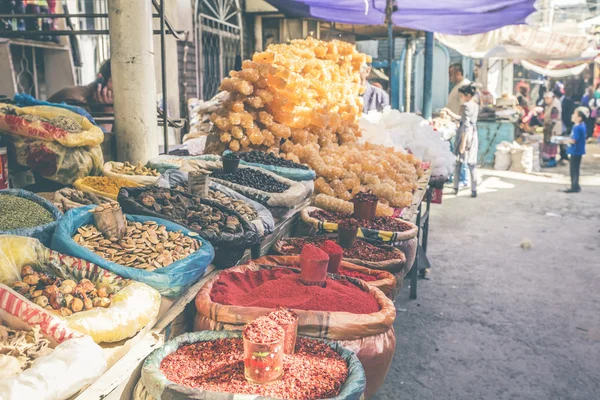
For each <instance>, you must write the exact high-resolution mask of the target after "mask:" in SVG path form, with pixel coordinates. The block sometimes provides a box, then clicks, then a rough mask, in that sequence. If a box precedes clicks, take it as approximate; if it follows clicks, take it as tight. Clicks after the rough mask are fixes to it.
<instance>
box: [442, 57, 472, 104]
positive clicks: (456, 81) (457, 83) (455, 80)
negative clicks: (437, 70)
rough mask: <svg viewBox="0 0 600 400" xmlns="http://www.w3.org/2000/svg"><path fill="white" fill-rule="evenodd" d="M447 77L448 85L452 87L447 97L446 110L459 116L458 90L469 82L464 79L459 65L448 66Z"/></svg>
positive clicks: (459, 98)
mask: <svg viewBox="0 0 600 400" xmlns="http://www.w3.org/2000/svg"><path fill="white" fill-rule="evenodd" d="M448 76H449V78H450V83H451V84H453V85H454V86H453V87H452V90H451V91H450V94H449V95H448V104H447V105H446V108H447V109H449V110H450V111H452V112H453V113H454V114H457V115H460V106H461V105H462V103H461V96H460V93H459V92H458V90H459V89H460V88H462V87H463V86H465V85H468V84H470V83H471V81H470V80H468V79H467V78H465V76H464V72H463V67H462V64H459V63H456V64H452V65H451V66H450V68H449V69H448Z"/></svg>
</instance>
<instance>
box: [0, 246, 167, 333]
mask: <svg viewBox="0 0 600 400" xmlns="http://www.w3.org/2000/svg"><path fill="white" fill-rule="evenodd" d="M24 265H31V266H32V267H33V268H34V269H38V270H41V271H46V272H50V273H52V274H54V275H56V276H59V277H61V278H66V279H73V280H75V281H76V282H77V281H80V280H81V279H84V278H86V279H89V280H91V281H92V282H93V283H94V284H95V285H96V286H97V287H107V288H110V289H111V291H115V292H116V293H115V295H114V297H113V299H112V302H111V305H110V307H108V308H101V307H98V308H93V309H92V310H88V311H81V312H78V313H75V314H73V315H71V316H69V317H64V320H65V321H66V324H67V326H68V327H69V328H71V329H73V330H75V331H78V332H81V333H83V334H85V335H89V336H91V337H92V338H93V339H94V341H96V342H97V343H102V342H118V341H120V340H123V339H127V338H130V337H132V336H134V335H135V334H136V333H137V332H139V331H140V330H142V328H144V326H146V325H147V324H148V323H149V322H151V321H152V320H154V318H156V316H157V315H158V310H159V307H160V301H161V299H160V295H159V293H158V292H157V291H156V290H154V289H152V288H151V287H149V286H147V285H144V284H142V283H138V282H131V281H128V280H125V279H123V278H121V277H120V276H118V275H115V274H113V273H112V272H109V271H106V270H105V269H102V268H100V267H98V266H97V265H94V264H92V263H90V262H88V261H85V260H82V259H79V258H75V257H71V256H67V255H64V254H61V253H58V252H56V251H53V250H50V249H48V248H46V247H44V246H43V245H42V244H41V243H40V242H39V241H37V240H36V239H32V238H25V237H20V236H0V276H2V281H1V282H2V283H5V284H10V283H12V282H14V281H15V280H18V279H20V278H21V275H20V271H21V267H23V266H24ZM59 318H63V317H59Z"/></svg>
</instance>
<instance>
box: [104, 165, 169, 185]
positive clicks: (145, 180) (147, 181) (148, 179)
mask: <svg viewBox="0 0 600 400" xmlns="http://www.w3.org/2000/svg"><path fill="white" fill-rule="evenodd" d="M121 165H123V163H120V162H115V161H109V162H107V163H106V164H104V167H103V168H102V175H104V176H107V177H109V178H119V179H127V180H128V181H132V182H135V183H139V184H140V185H143V186H148V185H154V184H155V183H156V181H157V180H158V176H143V175H125V174H118V173H116V172H113V169H114V168H115V166H121Z"/></svg>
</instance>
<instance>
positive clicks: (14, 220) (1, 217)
mask: <svg viewBox="0 0 600 400" xmlns="http://www.w3.org/2000/svg"><path fill="white" fill-rule="evenodd" d="M51 222H54V217H53V216H52V213H51V212H50V211H48V210H46V209H45V208H44V207H42V206H41V205H39V204H38V203H36V202H33V201H31V200H28V199H26V198H23V197H19V196H13V195H10V194H6V195H2V196H0V231H7V230H12V229H21V228H32V227H34V226H39V225H45V224H49V223H51Z"/></svg>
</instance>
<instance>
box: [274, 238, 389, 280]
mask: <svg viewBox="0 0 600 400" xmlns="http://www.w3.org/2000/svg"><path fill="white" fill-rule="evenodd" d="M325 240H327V238H324V237H302V238H284V239H281V240H280V241H279V243H278V244H277V247H278V248H279V250H280V251H281V252H282V253H283V254H289V255H295V254H300V252H301V251H302V247H303V246H304V245H305V244H308V243H310V244H314V245H315V246H320V245H321V244H322V243H323V242H324V241H325ZM395 257H397V256H396V254H394V252H393V251H392V250H391V248H390V249H388V248H383V247H378V246H375V245H372V244H371V243H369V242H367V241H365V240H360V239H359V240H356V241H355V242H354V244H353V245H352V247H349V248H345V249H344V258H353V259H357V260H362V261H375V262H379V261H388V260H393V259H394V258H395ZM345 275H346V274H345Z"/></svg>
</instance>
